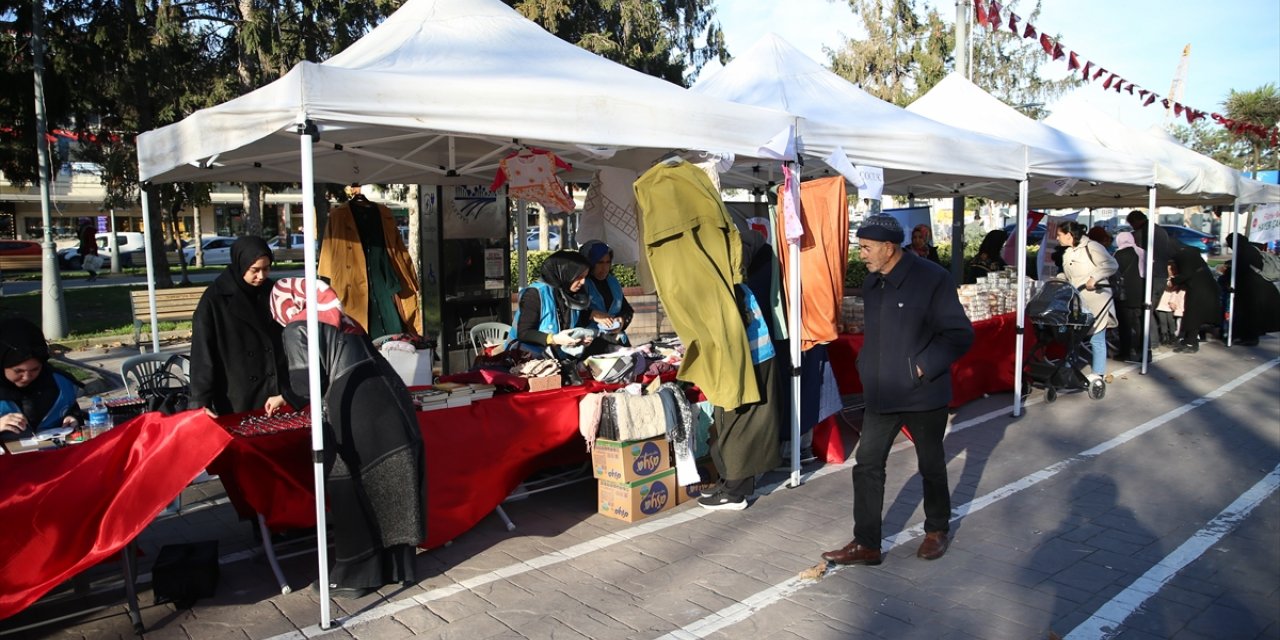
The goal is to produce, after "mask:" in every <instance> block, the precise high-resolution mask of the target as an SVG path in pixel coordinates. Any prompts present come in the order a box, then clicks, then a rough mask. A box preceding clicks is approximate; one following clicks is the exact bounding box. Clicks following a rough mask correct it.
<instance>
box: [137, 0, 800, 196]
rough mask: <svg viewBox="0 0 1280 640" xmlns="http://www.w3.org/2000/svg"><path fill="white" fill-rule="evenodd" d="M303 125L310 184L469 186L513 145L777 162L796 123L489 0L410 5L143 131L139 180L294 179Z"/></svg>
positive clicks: (598, 156) (593, 154)
mask: <svg viewBox="0 0 1280 640" xmlns="http://www.w3.org/2000/svg"><path fill="white" fill-rule="evenodd" d="M304 120H305V121H308V122H310V123H313V124H314V125H315V127H316V132H317V133H318V134H319V137H320V142H319V143H317V144H316V145H315V148H314V152H315V173H316V179H317V180H321V181H330V182H338V183H345V182H354V181H359V182H366V183H368V182H440V183H447V182H449V181H450V180H456V181H467V182H477V181H479V180H482V179H485V178H491V177H492V175H493V170H494V169H495V167H496V163H497V160H499V159H500V158H501V157H502V155H503V152H504V151H506V150H508V149H511V148H512V147H515V146H517V145H518V144H529V145H534V146H540V147H546V148H551V149H554V150H556V151H558V152H562V154H563V155H568V156H570V157H571V159H573V160H575V164H576V163H577V160H578V159H579V158H581V159H585V160H586V162H585V164H587V165H588V168H589V165H590V163H591V161H592V160H596V161H600V162H607V163H608V164H610V165H613V166H630V167H632V168H640V167H647V166H648V164H651V163H652V162H653V161H654V160H655V159H656V155H658V154H661V153H663V152H665V151H666V150H669V149H677V148H679V149H698V150H706V151H714V152H730V153H734V154H736V155H739V156H748V157H766V158H768V157H777V156H779V155H785V151H783V150H781V149H779V148H777V147H776V146H775V147H773V148H771V150H764V149H762V147H764V146H765V145H766V144H767V143H769V142H770V141H773V140H786V139H787V136H786V135H785V132H786V131H787V130H788V129H789V128H790V127H792V126H794V124H795V118H794V117H793V116H791V115H789V114H786V113H783V112H780V111H773V110H767V109H761V108H755V107H748V106H744V105H737V104H731V103H727V102H725V101H721V100H718V99H715V98H712V97H709V96H702V95H696V94H693V93H691V92H689V91H687V90H685V89H684V88H682V87H679V86H676V85H673V84H671V83H669V82H666V81H664V80H661V79H659V78H654V77H652V76H647V75H645V74H642V73H639V72H637V71H633V70H631V69H628V68H626V67H623V66H622V65H619V64H616V63H614V62H611V61H609V60H606V59H604V58H602V57H600V56H597V55H595V54H592V53H590V52H587V51H585V50H583V49H580V48H578V47H576V46H574V45H571V44H569V43H567V42H565V41H563V40H560V39H559V38H557V37H555V36H553V35H551V34H550V33H547V32H546V31H544V30H543V29H542V28H540V27H538V26H537V25H536V24H534V23H532V22H530V21H528V20H526V19H525V18H524V17H522V16H520V15H519V14H518V13H516V12H515V11H513V10H512V9H510V8H509V7H507V6H506V5H505V4H503V3H502V2H500V1H499V0H409V2H406V3H405V4H404V6H402V7H401V8H400V9H399V10H398V11H396V12H395V14H393V15H392V16H391V17H389V18H388V19H387V20H386V21H384V22H383V23H382V24H380V25H379V26H378V27H377V28H375V29H374V30H373V31H371V32H370V33H369V34H368V35H366V36H365V37H364V38H362V39H361V40H360V41H358V42H356V43H355V44H353V45H352V46H351V47H349V48H348V49H346V50H345V51H343V52H341V53H339V54H338V55H336V56H334V57H333V58H331V59H329V60H327V61H325V62H323V63H320V64H316V63H310V62H303V63H300V64H298V65H297V66H295V67H294V68H293V69H291V70H290V71H289V72H288V73H287V74H285V76H284V77H282V78H280V79H279V80H276V81H275V82H272V83H271V84H269V85H267V86H264V87H262V88H260V89H257V90H255V91H252V92H250V93H248V94H245V95H243V96H240V97H238V98H236V99H234V100H231V101H228V102H226V103H224V104H221V105H217V106H214V107H210V108H208V109H203V110H201V111H198V112H196V113H194V114H192V115H191V116H189V117H188V118H186V119H184V120H182V121H180V122H177V123H175V124H172V125H169V126H166V127H162V128H160V129H156V130H154V131H149V132H146V133H143V134H142V135H140V136H139V138H138V164H139V172H140V177H141V179H142V180H151V181H158V182H167V181H180V180H192V181H219V180H260V181H268V180H282V181H283V180H291V179H292V180H296V179H297V176H298V173H299V169H298V167H299V162H300V150H299V141H298V136H297V135H296V134H297V130H298V127H299V124H300V123H301V122H303V121H304ZM628 150H629V151H628ZM455 175H456V176H457V177H456V178H455V177H454V176H455Z"/></svg>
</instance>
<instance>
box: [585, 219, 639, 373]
mask: <svg viewBox="0 0 1280 640" xmlns="http://www.w3.org/2000/svg"><path fill="white" fill-rule="evenodd" d="M578 252H579V253H581V254H582V256H583V257H584V258H586V259H587V262H588V263H589V264H590V265H591V271H590V273H589V274H588V275H587V287H586V288H587V294H588V295H589V296H590V297H591V302H590V304H591V320H593V321H595V323H596V325H597V327H598V328H599V335H597V337H598V338H601V340H599V341H598V342H599V343H600V346H604V344H605V343H608V342H612V343H615V344H620V345H630V344H631V342H630V340H629V339H628V338H627V327H628V326H630V325H631V319H632V318H633V317H634V316H635V311H634V310H632V308H631V303H629V302H627V299H626V297H624V296H623V295H622V285H621V284H619V283H618V279H617V278H615V277H613V274H612V273H611V271H612V269H613V249H612V248H610V247H609V245H607V244H605V243H603V242H600V241H599V240H591V241H589V242H587V243H586V244H584V245H582V248H581V249H579V250H578ZM592 349H593V350H597V347H595V346H593V347H592Z"/></svg>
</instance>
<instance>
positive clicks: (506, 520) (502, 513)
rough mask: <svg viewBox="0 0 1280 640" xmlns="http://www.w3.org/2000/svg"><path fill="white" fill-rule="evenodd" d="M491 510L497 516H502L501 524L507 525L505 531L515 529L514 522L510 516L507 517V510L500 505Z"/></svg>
mask: <svg viewBox="0 0 1280 640" xmlns="http://www.w3.org/2000/svg"><path fill="white" fill-rule="evenodd" d="M493 512H494V513H496V514H498V517H499V518H502V524H505V525H507V531H515V530H516V523H514V522H512V521H511V518H509V517H507V512H506V511H505V510H503V508H502V505H498V506H496V507H494V508H493Z"/></svg>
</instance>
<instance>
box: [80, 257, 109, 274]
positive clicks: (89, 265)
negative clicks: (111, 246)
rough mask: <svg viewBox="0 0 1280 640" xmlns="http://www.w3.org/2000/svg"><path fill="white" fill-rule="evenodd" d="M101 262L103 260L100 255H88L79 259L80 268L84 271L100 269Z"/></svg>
mask: <svg viewBox="0 0 1280 640" xmlns="http://www.w3.org/2000/svg"><path fill="white" fill-rule="evenodd" d="M103 261H104V258H103V257H102V256H100V255H88V256H85V257H84V258H83V259H81V261H80V266H82V267H84V270H85V271H97V270H98V269H101V268H102V263H103Z"/></svg>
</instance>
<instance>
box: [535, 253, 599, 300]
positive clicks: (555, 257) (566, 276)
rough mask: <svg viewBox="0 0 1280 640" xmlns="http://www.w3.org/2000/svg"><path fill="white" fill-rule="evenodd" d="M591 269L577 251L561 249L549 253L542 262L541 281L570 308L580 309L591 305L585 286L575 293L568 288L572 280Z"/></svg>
mask: <svg viewBox="0 0 1280 640" xmlns="http://www.w3.org/2000/svg"><path fill="white" fill-rule="evenodd" d="M590 270H591V264H590V263H589V262H587V259H586V258H584V257H582V254H580V253H578V252H577V251H568V250H561V251H557V252H555V253H553V254H551V256H550V257H548V258H547V261H546V262H544V263H542V281H543V282H545V283H547V284H549V285H551V286H552V287H553V288H554V289H555V290H556V294H557V295H558V296H559V297H560V298H561V299H562V300H564V301H565V304H567V305H568V307H569V308H570V309H576V310H578V311H581V310H583V309H586V308H587V307H589V306H591V295H590V294H589V293H587V289H586V287H583V288H582V289H579V290H578V291H577V292H576V293H575V292H573V291H570V290H569V285H571V284H573V281H574V280H577V279H578V278H581V277H582V276H584V275H586V273H587V272H588V271H590Z"/></svg>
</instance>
